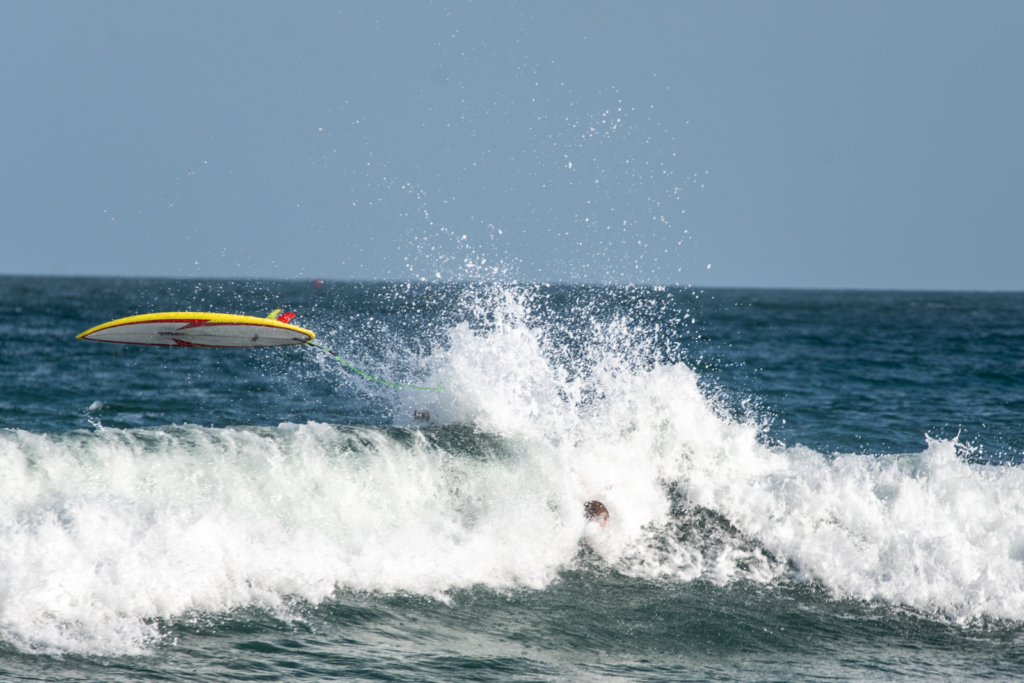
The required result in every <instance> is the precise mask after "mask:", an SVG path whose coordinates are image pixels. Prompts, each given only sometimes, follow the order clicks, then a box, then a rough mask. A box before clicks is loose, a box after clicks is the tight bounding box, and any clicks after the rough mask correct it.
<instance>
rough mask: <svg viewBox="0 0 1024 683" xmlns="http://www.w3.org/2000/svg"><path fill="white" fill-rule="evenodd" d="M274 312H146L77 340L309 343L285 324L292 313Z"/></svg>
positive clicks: (221, 345)
mask: <svg viewBox="0 0 1024 683" xmlns="http://www.w3.org/2000/svg"><path fill="white" fill-rule="evenodd" d="M277 312H278V311H274V313H272V314H271V315H270V316H268V317H266V318H257V317H255V316H251V315H232V314H229V313H193V312H180V311H179V312H174V313H147V314H145V315H133V316H130V317H128V318H119V319H118V320H112V321H110V322H109V323H103V324H102V325H97V326H96V327H93V328H92V329H89V330H86V331H85V332H83V333H82V334H80V335H78V336H77V337H76V339H90V340H93V341H101V342H110V343H113V344H141V345H144V346H194V347H200V348H210V349H233V348H248V349H251V348H257V347H263V346H293V345H295V344H308V343H309V342H311V341H313V339H314V338H315V337H316V335H315V334H313V333H312V332H310V331H309V330H307V329H305V328H302V327H298V326H297V325H290V324H288V321H289V320H291V319H292V318H294V317H295V314H294V313H285V314H284V315H282V316H280V317H278V318H274V317H273V316H274V314H276V313H277Z"/></svg>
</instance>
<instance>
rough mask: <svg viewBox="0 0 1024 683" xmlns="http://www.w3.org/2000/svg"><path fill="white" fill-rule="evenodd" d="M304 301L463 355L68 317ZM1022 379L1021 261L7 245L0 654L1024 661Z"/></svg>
mask: <svg viewBox="0 0 1024 683" xmlns="http://www.w3.org/2000/svg"><path fill="white" fill-rule="evenodd" d="M275 308H283V309H285V310H287V311H294V312H295V313H296V314H297V316H298V317H297V318H296V319H295V320H294V322H295V324H298V325H301V326H303V327H307V328H309V329H311V330H313V331H314V332H316V334H317V339H318V341H320V342H321V343H324V344H326V345H327V346H329V347H330V348H331V349H333V350H334V351H335V352H336V353H337V354H338V355H340V356H341V357H342V358H344V359H345V360H346V361H347V362H349V363H351V364H352V365H353V366H355V367H357V368H359V369H360V370H362V371H363V372H366V373H367V374H370V375H372V376H374V377H377V378H380V379H383V380H386V381H390V382H400V383H408V384H414V385H418V386H425V387H433V386H436V385H437V384H438V383H441V382H443V386H442V388H441V390H440V391H429V390H420V389H398V388H394V387H390V386H386V385H383V384H379V383H375V382H373V381H370V380H368V379H366V378H364V377H362V376H360V375H358V374H355V373H353V372H351V371H350V370H349V369H347V368H346V367H345V366H344V365H342V364H341V363H339V362H337V361H336V360H335V359H333V358H331V357H330V356H328V355H327V354H325V353H323V352H321V351H319V350H317V349H314V348H312V347H288V348H277V349H253V350H241V349H239V350H235V349H230V350H212V349H190V348H152V347H141V346H121V345H113V344H103V343H96V342H86V341H78V340H76V339H75V335H76V334H78V333H79V332H82V331H84V330H86V329H88V328H90V327H92V326H94V325H97V324H99V323H102V322H106V321H108V320H112V319H114V318H119V317H123V316H127V315H134V314H138V313H149V312H157V311H173V310H193V311H207V310H209V311H219V312H225V313H244V314H249V315H259V316H261V317H262V316H264V315H266V314H267V313H268V312H269V311H270V310H272V309H275ZM427 413H429V418H428V419H423V418H425V417H427ZM1022 415H1024V294H1016V293H1002V294H1000V293H943V292H872V291H856V292H844V291H798V290H753V289H735V290H725V289H718V290H701V289H698V288H683V287H653V286H652V287H640V286H622V287H616V286H585V285H547V284H534V283H531V284H517V283H514V282H509V283H498V284H495V283H472V282H467V283H436V284H433V283H416V284H408V283H348V282H324V283H323V284H322V286H319V287H318V286H315V285H314V283H313V282H312V281H305V280H302V281H299V280H293V281H254V280H236V281H230V280H159V279H117V278H62V277H13V276H12V277H0V680H3V681H29V680H31V681H40V680H46V681H137V680H163V681H224V680H246V681H247V680H260V681H274V680H286V681H291V680H300V679H301V680H336V679H353V680H387V681H592V680H608V681H690V680H692V681H706V680H728V681H811V680H813V681H825V680H827V681H866V680H896V679H899V680H906V679H911V680H914V679H922V680H923V679H927V680H981V679H984V680H1008V679H1013V678H1019V677H1020V675H1021V673H1020V672H1021V671H1024V467H1022V463H1024V420H1022ZM592 500H597V501H601V502H602V503H603V504H604V505H605V506H606V508H607V510H608V512H609V519H608V523H607V525H605V526H602V525H601V524H600V523H599V522H597V521H593V520H588V519H587V518H586V517H585V516H584V504H585V503H586V502H587V501H592Z"/></svg>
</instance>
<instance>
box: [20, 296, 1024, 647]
mask: <svg viewBox="0 0 1024 683" xmlns="http://www.w3.org/2000/svg"><path fill="white" fill-rule="evenodd" d="M529 309H530V306H529V301H528V297H526V296H525V295H522V294H517V293H515V292H507V291H506V292H499V294H498V295H492V296H491V298H490V300H489V301H488V302H487V306H486V308H481V309H479V310H488V311H489V314H488V317H487V318H486V319H485V318H484V317H481V318H480V319H478V320H476V321H473V322H472V323H469V322H467V323H462V324H459V325H456V326H454V327H452V328H451V329H450V330H449V333H448V337H449V338H448V343H447V344H446V346H445V350H444V351H443V352H439V353H437V354H436V355H435V356H433V357H431V358H429V359H426V361H425V364H426V365H427V366H429V367H431V368H433V371H434V372H435V373H436V374H437V377H438V379H440V378H442V377H444V376H447V375H449V374H450V375H452V379H451V380H450V382H449V383H448V388H447V389H446V390H445V391H444V392H442V393H440V394H427V393H425V392H424V393H419V394H413V393H412V392H409V393H405V394H401V398H400V399H399V400H401V401H405V403H403V404H401V405H399V406H398V408H397V409H396V413H397V414H400V415H409V416H410V418H409V420H410V423H412V422H413V421H412V418H411V414H412V411H413V410H414V409H416V408H423V407H425V408H429V409H430V411H431V417H432V424H433V425H449V426H447V427H442V428H441V429H440V431H431V432H429V433H427V432H422V431H419V430H416V429H404V430H386V429H378V428H369V427H339V426H331V425H324V424H316V423H311V424H305V425H290V424H286V425H281V426H280V427H278V428H274V429H269V428H249V429H213V428H200V427H168V428H163V429H156V430H131V431H124V430H117V429H109V428H108V429H104V430H96V431H92V432H76V433H67V434H53V435H40V434H33V433H28V432H23V431H7V432H0V472H3V477H2V478H0V633H2V637H3V639H4V640H6V641H8V642H12V643H14V644H16V645H17V646H18V647H20V648H22V649H24V650H26V651H36V652H90V653H113V654H117V653H133V652H143V651H145V650H146V649H147V648H148V647H149V645H150V644H151V643H152V641H153V640H154V639H155V638H159V631H158V626H157V624H158V623H159V622H158V620H159V619H160V618H176V617H180V616H182V615H187V614H189V613H192V612H195V611H210V612H221V611H225V610H229V609H232V608H234V607H238V606H243V605H258V606H262V607H265V608H268V609H272V610H279V611H281V612H282V613H286V612H287V609H288V604H289V600H291V599H292V598H294V597H298V598H301V599H305V600H309V601H312V602H317V601H320V600H323V599H325V598H327V597H329V596H330V595H331V594H332V593H333V592H334V591H335V590H336V589H337V588H339V587H340V588H343V589H349V590H358V591H382V592H395V591H405V592H410V593H415V594H422V595H428V596H436V597H438V598H440V599H445V592H446V591H449V590H451V589H455V588H460V587H470V586H474V585H484V586H489V587H492V588H494V589H498V590H504V589H510V588H516V587H528V588H537V589H542V588H544V587H545V586H547V585H548V584H550V582H551V581H553V580H554V579H555V578H556V577H557V575H558V572H559V571H560V570H561V569H563V568H565V567H567V566H569V565H571V564H572V563H573V562H574V561H575V560H574V558H576V557H577V551H578V547H579V543H580V540H581V539H585V540H586V541H587V542H588V543H589V544H590V545H591V546H592V547H593V548H594V549H595V550H596V552H597V553H598V555H599V556H600V557H601V558H603V560H604V561H606V562H608V563H609V564H611V565H612V566H614V567H616V568H617V569H619V570H620V571H622V572H624V573H626V574H628V575H632V576H635V577H639V578H642V579H650V580H657V581H689V580H693V579H695V578H698V577H703V578H705V579H709V580H712V581H716V582H719V583H723V584H726V583H728V582H730V581H734V580H736V579H745V580H753V581H771V580H777V579H780V578H786V579H787V580H789V579H796V580H813V581H817V582H820V583H821V584H822V585H824V586H825V587H827V588H828V589H829V590H831V591H833V592H834V593H835V594H836V595H838V596H850V597H856V598H862V599H881V600H885V601H889V602H891V603H893V604H899V605H907V606H910V607H914V608H917V609H921V610H931V611H937V612H939V613H941V614H944V615H947V616H948V617H950V618H953V619H957V620H961V621H969V620H971V619H973V618H976V617H980V616H983V615H984V616H992V617H999V618H1008V619H1024V565H1022V560H1024V472H1021V470H1019V469H1017V468H1004V467H990V466H983V465H975V464H968V463H966V462H965V461H964V460H963V458H961V457H960V455H959V454H958V452H957V449H958V444H957V443H956V442H951V441H931V442H929V444H928V447H927V449H926V450H925V451H924V452H923V453H920V454H916V455H912V456H904V457H899V458H891V457H890V458H880V457H871V456H863V455H840V456H824V455H822V454H819V453H816V452H813V451H811V450H809V449H806V448H802V447H799V446H794V447H789V448H785V447H781V446H768V445H766V444H765V443H764V442H763V440H762V439H760V436H761V434H762V429H763V428H762V426H760V425H758V424H756V423H754V422H743V421H737V420H735V419H732V418H729V417H727V416H725V415H724V414H723V411H722V410H720V409H719V408H717V407H716V404H715V402H714V400H712V399H710V398H709V397H708V396H707V395H706V393H705V392H703V391H702V390H701V388H700V386H699V383H698V381H697V377H696V375H695V373H694V372H693V371H692V370H690V369H689V368H688V367H687V366H686V365H685V364H682V363H677V364H673V365H665V364H661V365H659V364H656V363H652V362H650V358H652V357H653V354H652V351H651V344H652V343H653V342H651V341H650V339H651V337H650V336H645V335H644V334H642V331H638V330H636V329H632V328H631V327H630V325H628V324H626V323H625V322H623V321H614V320H612V321H605V322H603V323H599V322H594V323H593V324H592V325H591V326H590V327H589V332H588V334H589V335H590V341H587V342H586V344H585V345H584V346H585V353H583V354H582V355H580V356H579V357H577V358H576V359H575V360H567V357H566V356H565V355H564V354H561V355H560V351H559V349H558V348H557V344H556V343H555V342H554V341H553V339H554V336H552V334H551V330H550V329H546V328H545V326H544V325H542V324H540V323H538V322H536V320H535V319H534V318H533V317H531V314H530V312H529ZM470 310H474V309H473V308H472V307H470ZM458 425H462V426H461V427H460V426H458ZM592 499H598V500H601V501H603V502H604V503H605V504H606V505H607V507H608V509H609V510H610V511H611V522H610V523H609V524H608V526H607V528H605V529H601V528H599V527H598V525H596V524H590V525H589V526H588V525H587V524H586V522H585V520H584V519H583V516H582V504H583V502H585V501H587V500H592ZM687 515H691V516H693V515H696V516H698V517H699V516H701V515H703V517H701V519H704V520H711V523H710V524H702V525H693V524H690V523H689V522H688V521H687Z"/></svg>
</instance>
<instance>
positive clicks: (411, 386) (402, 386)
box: [306, 341, 452, 392]
mask: <svg viewBox="0 0 1024 683" xmlns="http://www.w3.org/2000/svg"><path fill="white" fill-rule="evenodd" d="M306 344H308V345H309V346H315V347H316V348H318V349H320V350H321V351H323V352H325V353H326V354H327V355H329V356H331V357H333V358H334V359H335V360H337V361H338V362H340V363H341V364H342V365H344V366H345V367H346V368H348V369H349V370H351V371H352V372H354V373H356V374H358V375H361V376H363V377H365V378H366V379H368V380H372V381H374V382H377V383H379V384H386V385H387V386H389V387H398V388H400V389H420V390H422V391H437V392H440V391H441V389H443V388H444V383H445V382H447V381H448V380H450V379H451V378H452V376H451V375H448V376H447V377H445V378H444V379H443V380H441V381H440V382H438V383H437V386H436V387H418V386H416V385H414V384H398V383H397V382H385V381H384V380H382V379H377V378H376V377H374V376H372V375H368V374H366V373H365V372H363V371H362V370H360V369H359V368H357V367H356V366H354V365H352V364H351V363H349V362H348V361H347V360H345V359H344V358H342V357H341V356H339V355H338V354H336V353H335V352H334V351H331V350H330V349H329V348H327V347H326V346H320V345H319V344H314V343H313V342H311V341H308V342H306Z"/></svg>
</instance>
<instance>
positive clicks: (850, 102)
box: [0, 0, 1024, 291]
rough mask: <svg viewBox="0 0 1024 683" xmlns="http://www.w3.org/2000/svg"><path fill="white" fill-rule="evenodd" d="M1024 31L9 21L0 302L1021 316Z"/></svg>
mask: <svg viewBox="0 0 1024 683" xmlns="http://www.w3.org/2000/svg"><path fill="white" fill-rule="evenodd" d="M1022 35H1024V3H1020V2H985V3H975V2H957V3H948V2H941V1H938V0H928V1H927V2H915V1H911V0H907V1H903V2H897V3H892V2H856V3H822V2H766V3H753V2H720V3H708V2H699V3H698V2H693V3H687V2H630V3H623V2H615V3H612V2H591V1H588V2H560V3H551V2H515V3H501V2H467V1H463V2H415V3H414V2H386V3H380V2H376V3H373V2H363V3H357V2H303V3H260V2H252V1H246V2H229V1H223V2H217V3H209V2H186V1H175V2H149V3H138V2H109V1H104V0H98V1H96V2H91V3H67V2H41V1H37V0H32V1H31V2H29V1H24V2H16V1H10V0H4V1H2V2H0V200H2V201H0V236H2V239H3V245H4V248H3V249H0V274H31V275H119V276H170V277H190V278H191V277H196V278H310V279H311V278H316V277H320V278H324V279H327V280H397V281H407V280H416V281H422V280H427V281H437V280H443V281H451V280H516V281H521V282H522V281H543V282H594V283H637V284H663V285H677V284H681V285H692V286H699V287H805V288H857V289H865V288H866V289H939V290H1016V291H1020V290H1022V289H1024V268H1022V267H1021V261H1022V255H1024V220H1022V218H1024V212H1022V208H1021V206H1022V201H1021V199H1022V188H1024V164H1022V162H1024V125H1022V124H1024V87H1022V83H1024V78H1022V77H1024V41H1022V40H1021V39H1020V37H1021V36H1022Z"/></svg>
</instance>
